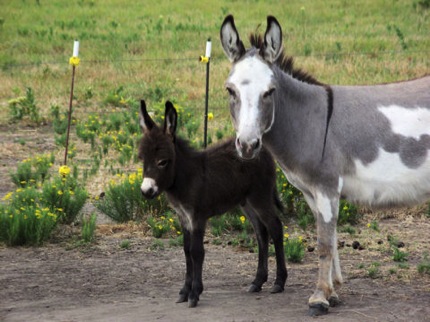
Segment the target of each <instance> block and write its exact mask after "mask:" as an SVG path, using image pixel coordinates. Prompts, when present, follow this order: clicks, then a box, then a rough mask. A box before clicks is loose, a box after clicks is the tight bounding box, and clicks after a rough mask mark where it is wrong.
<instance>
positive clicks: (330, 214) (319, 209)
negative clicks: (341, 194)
mask: <svg viewBox="0 0 430 322" xmlns="http://www.w3.org/2000/svg"><path fill="white" fill-rule="evenodd" d="M314 206H315V208H314V207H311V208H314V214H315V217H316V219H317V234H318V253H319V272H318V282H317V287H316V290H315V292H314V293H313V295H312V296H311V297H310V299H309V315H312V316H315V315H322V314H326V313H327V312H328V308H329V306H330V303H329V299H330V298H331V297H332V296H336V297H337V294H336V292H335V291H334V288H333V280H332V275H333V260H334V259H335V257H337V253H336V251H334V249H335V247H337V236H336V224H337V213H338V207H339V199H338V198H337V197H332V198H330V197H328V196H327V195H325V194H323V193H320V192H317V194H316V198H315V204H314ZM336 260H338V259H337V258H336ZM334 269H335V270H336V272H335V275H337V274H340V269H339V267H338V266H337V267H335V268H334ZM338 270H339V271H338Z"/></svg>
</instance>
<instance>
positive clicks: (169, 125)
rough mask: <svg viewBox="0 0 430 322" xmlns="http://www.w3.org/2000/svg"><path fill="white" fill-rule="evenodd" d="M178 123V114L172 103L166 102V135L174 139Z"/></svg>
mask: <svg viewBox="0 0 430 322" xmlns="http://www.w3.org/2000/svg"><path fill="white" fill-rule="evenodd" d="M177 122H178V113H177V112H176V109H175V107H174V106H173V104H172V102H170V101H167V102H166V111H165V114H164V133H166V134H168V135H171V136H172V137H173V138H174V137H175V133H176V124H177Z"/></svg>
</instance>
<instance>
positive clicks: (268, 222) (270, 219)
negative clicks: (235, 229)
mask: <svg viewBox="0 0 430 322" xmlns="http://www.w3.org/2000/svg"><path fill="white" fill-rule="evenodd" d="M250 201H251V202H253V203H255V205H252V207H253V209H254V211H255V212H256V214H257V215H258V219H259V221H260V222H261V223H262V225H264V226H265V227H266V229H267V231H268V233H269V235H270V237H271V238H272V240H273V244H274V246H275V254H276V280H275V283H274V285H273V286H272V288H271V289H270V292H271V293H279V292H282V291H284V287H285V282H286V280H287V277H288V272H287V267H286V265H285V252H284V235H283V229H282V222H281V220H280V219H279V217H278V215H277V214H276V210H275V207H274V205H273V202H272V199H267V200H266V199H264V198H257V199H250Z"/></svg>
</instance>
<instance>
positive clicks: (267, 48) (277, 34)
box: [260, 16, 282, 63]
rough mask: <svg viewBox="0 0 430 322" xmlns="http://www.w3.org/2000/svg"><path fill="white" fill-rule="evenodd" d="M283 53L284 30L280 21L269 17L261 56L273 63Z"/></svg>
mask: <svg viewBox="0 0 430 322" xmlns="http://www.w3.org/2000/svg"><path fill="white" fill-rule="evenodd" d="M281 52H282V29H281V26H280V25H279V22H278V20H276V18H275V17H273V16H267V29H266V33H265V34H264V46H263V48H261V50H260V54H261V56H263V58H264V59H265V60H266V61H268V62H269V63H273V62H274V61H275V60H276V59H277V58H278V56H279V55H280V54H281Z"/></svg>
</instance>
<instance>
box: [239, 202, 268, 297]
mask: <svg viewBox="0 0 430 322" xmlns="http://www.w3.org/2000/svg"><path fill="white" fill-rule="evenodd" d="M242 210H243V211H244V212H245V214H246V216H247V218H248V219H249V221H250V222H251V224H252V226H253V228H254V231H255V234H256V236H257V243H258V268H257V274H256V276H255V279H254V281H253V282H252V283H251V285H250V286H249V288H248V292H251V293H253V292H260V291H261V288H262V286H263V284H264V283H265V282H266V281H267V276H268V257H269V235H268V232H267V229H266V227H265V226H264V225H263V224H262V223H261V221H260V220H259V219H258V216H257V215H256V213H255V212H254V210H253V209H252V207H251V206H249V205H245V206H244V207H242Z"/></svg>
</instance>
